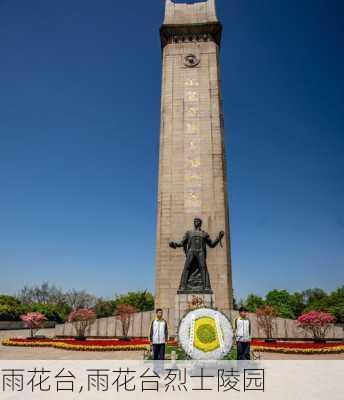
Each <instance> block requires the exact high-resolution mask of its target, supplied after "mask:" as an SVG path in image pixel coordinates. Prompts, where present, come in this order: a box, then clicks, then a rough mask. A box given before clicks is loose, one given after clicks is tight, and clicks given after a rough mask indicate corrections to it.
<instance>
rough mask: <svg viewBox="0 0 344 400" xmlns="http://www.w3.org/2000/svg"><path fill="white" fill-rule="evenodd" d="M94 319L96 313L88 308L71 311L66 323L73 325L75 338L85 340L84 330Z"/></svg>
mask: <svg viewBox="0 0 344 400" xmlns="http://www.w3.org/2000/svg"><path fill="white" fill-rule="evenodd" d="M95 319H96V313H95V312H94V311H93V310H91V309H90V308H80V309H79V310H74V311H72V312H71V313H70V314H69V316H68V321H69V322H73V323H74V327H75V330H76V334H77V337H78V338H80V339H85V337H86V336H85V333H86V329H87V328H88V327H89V326H90V325H92V323H93V322H94V320H95Z"/></svg>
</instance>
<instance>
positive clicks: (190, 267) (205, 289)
mask: <svg viewBox="0 0 344 400" xmlns="http://www.w3.org/2000/svg"><path fill="white" fill-rule="evenodd" d="M194 226H195V227H194V229H193V230H190V231H187V232H186V233H185V235H184V237H183V239H182V240H181V241H180V242H170V243H169V246H170V247H171V248H172V249H176V248H177V247H183V248H184V252H185V256H186V260H185V265H184V270H183V273H182V277H181V280H180V286H179V290H178V293H190V292H197V293H212V290H211V286H210V279H209V273H208V268H207V262H206V259H207V245H208V246H209V247H211V248H214V247H216V246H217V245H218V244H219V243H220V244H221V247H222V243H221V240H222V238H223V236H224V235H225V234H224V232H223V231H221V232H220V233H219V236H218V237H217V239H215V240H214V241H212V240H211V239H210V236H209V234H208V233H207V232H205V231H203V230H202V229H201V227H202V220H201V219H200V218H195V219H194Z"/></svg>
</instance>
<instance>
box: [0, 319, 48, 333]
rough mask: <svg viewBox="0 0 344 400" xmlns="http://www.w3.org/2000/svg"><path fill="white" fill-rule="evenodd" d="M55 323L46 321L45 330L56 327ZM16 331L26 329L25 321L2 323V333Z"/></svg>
mask: <svg viewBox="0 0 344 400" xmlns="http://www.w3.org/2000/svg"><path fill="white" fill-rule="evenodd" d="M55 324H56V323H55V322H52V321H46V322H45V323H44V324H43V328H46V329H49V328H54V327H55ZM16 329H26V327H25V324H24V322H23V321H0V331H13V330H16Z"/></svg>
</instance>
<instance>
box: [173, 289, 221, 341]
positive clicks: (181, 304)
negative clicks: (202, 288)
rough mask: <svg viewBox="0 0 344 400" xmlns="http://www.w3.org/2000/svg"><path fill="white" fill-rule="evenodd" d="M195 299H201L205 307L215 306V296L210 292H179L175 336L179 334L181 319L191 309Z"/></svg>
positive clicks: (176, 303) (176, 304)
mask: <svg viewBox="0 0 344 400" xmlns="http://www.w3.org/2000/svg"><path fill="white" fill-rule="evenodd" d="M194 299H201V300H202V302H203V305H204V307H211V308H213V307H215V297H214V295H213V294H210V293H177V294H176V302H175V315H174V319H175V320H174V329H175V332H174V334H175V336H176V337H177V336H178V327H179V322H180V320H181V319H182V318H183V317H184V315H185V314H186V313H187V312H188V311H189V310H190V305H191V304H192V302H193V300H194Z"/></svg>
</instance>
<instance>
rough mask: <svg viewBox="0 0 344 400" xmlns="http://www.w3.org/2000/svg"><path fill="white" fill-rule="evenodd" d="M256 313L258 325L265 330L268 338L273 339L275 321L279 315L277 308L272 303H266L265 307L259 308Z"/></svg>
mask: <svg viewBox="0 0 344 400" xmlns="http://www.w3.org/2000/svg"><path fill="white" fill-rule="evenodd" d="M256 314H257V322H258V325H259V326H260V327H261V328H262V329H263V331H264V332H265V335H266V338H267V339H271V338H272V328H273V321H274V320H275V319H276V317H277V315H278V312H277V310H276V308H275V307H273V306H270V305H265V306H263V307H260V308H257V310H256Z"/></svg>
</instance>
